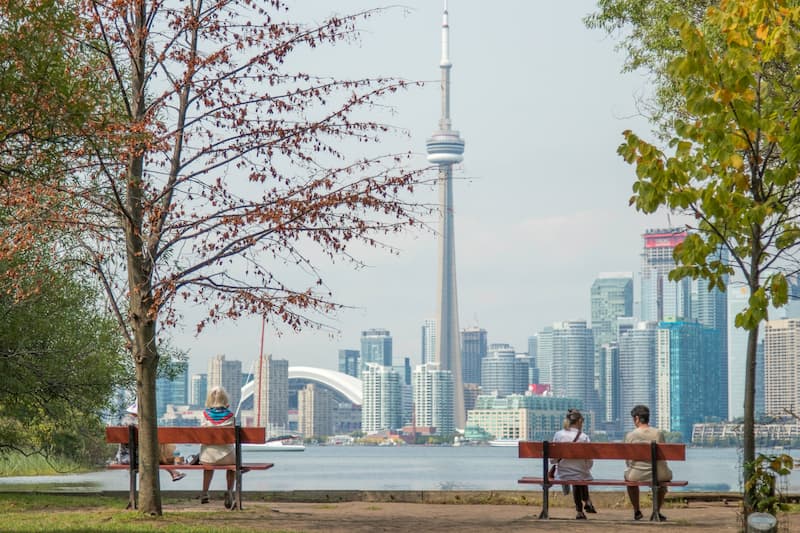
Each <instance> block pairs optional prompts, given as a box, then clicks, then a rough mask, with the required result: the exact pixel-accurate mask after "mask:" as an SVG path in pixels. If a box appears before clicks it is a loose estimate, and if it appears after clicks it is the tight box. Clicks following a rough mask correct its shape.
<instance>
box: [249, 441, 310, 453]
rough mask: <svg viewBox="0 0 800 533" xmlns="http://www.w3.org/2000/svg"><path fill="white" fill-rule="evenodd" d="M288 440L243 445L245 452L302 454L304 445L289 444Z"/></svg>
mask: <svg viewBox="0 0 800 533" xmlns="http://www.w3.org/2000/svg"><path fill="white" fill-rule="evenodd" d="M287 440H288V439H275V440H268V441H267V442H265V443H264V444H242V451H243V452H302V451H305V449H306V447H305V445H303V444H289V443H288V442H287Z"/></svg>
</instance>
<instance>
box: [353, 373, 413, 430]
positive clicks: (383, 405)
mask: <svg viewBox="0 0 800 533" xmlns="http://www.w3.org/2000/svg"><path fill="white" fill-rule="evenodd" d="M400 381H401V379H400V374H398V373H397V372H396V371H395V370H394V369H392V368H391V367H387V366H381V365H378V364H375V363H367V365H366V367H365V368H364V371H363V372H362V373H361V382H362V385H363V392H362V401H363V403H362V406H361V430H362V431H363V432H364V433H368V434H369V433H377V432H379V431H385V430H395V429H398V428H400V427H402V426H403V416H402V411H403V409H402V396H401V390H400V389H401V384H400Z"/></svg>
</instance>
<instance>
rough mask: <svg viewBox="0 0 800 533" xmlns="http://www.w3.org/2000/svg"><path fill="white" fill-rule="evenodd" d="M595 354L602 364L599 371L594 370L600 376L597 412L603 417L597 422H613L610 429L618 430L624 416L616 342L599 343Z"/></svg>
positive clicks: (617, 345)
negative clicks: (599, 406) (599, 405)
mask: <svg viewBox="0 0 800 533" xmlns="http://www.w3.org/2000/svg"><path fill="white" fill-rule="evenodd" d="M597 355H598V357H597V358H596V359H595V361H596V362H597V361H599V362H600V364H601V365H603V368H602V370H601V371H600V372H599V373H598V372H596V374H599V376H600V386H599V388H598V397H599V399H600V404H601V408H600V409H599V412H600V413H602V414H603V419H602V420H598V423H599V422H605V424H606V425H607V424H615V426H612V429H614V430H619V429H620V428H621V426H620V424H621V421H622V420H624V419H625V418H626V417H625V415H626V412H625V409H623V407H622V404H621V403H620V392H621V391H620V385H619V384H620V370H619V344H618V343H616V342H607V343H605V344H601V345H600V346H599V347H598V348H597ZM598 425H599V424H598ZM606 427H607V426H606Z"/></svg>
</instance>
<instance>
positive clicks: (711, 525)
mask: <svg viewBox="0 0 800 533" xmlns="http://www.w3.org/2000/svg"><path fill="white" fill-rule="evenodd" d="M164 496H165V497H164V516H163V517H159V518H156V519H153V518H147V517H142V516H141V515H140V514H139V513H136V512H131V511H125V510H124V506H125V502H126V498H125V495H124V494H122V493H115V494H104V495H100V496H66V495H52V494H47V495H41V494H39V495H37V494H31V493H29V494H20V493H16V494H15V493H0V524H4V525H2V526H0V529H2V531H14V532H20V533H23V532H34V531H160V532H170V531H181V532H186V531H191V532H231V533H233V532H248V531H262V532H264V531H266V532H281V533H288V532H292V533H300V532H329V533H345V532H347V533H367V532H369V533H373V532H408V531H411V532H428V531H431V532H436V531H458V532H460V533H461V532H501V531H502V532H504V533H514V532H523V531H593V532H615V533H616V532H626V531H631V532H632V531H637V532H641V531H663V532H666V531H669V532H673V531H674V532H685V531H714V532H720V533H722V532H737V531H742V530H743V528H742V526H741V524H742V516H741V510H740V505H739V502H738V501H737V500H735V499H734V500H727V499H725V498H724V497H722V498H720V497H717V496H714V497H709V498H702V497H697V496H695V497H693V498H691V499H678V498H675V499H671V500H670V501H669V503H668V505H667V506H666V507H665V509H663V513H664V514H665V515H666V516H667V519H668V520H667V522H664V523H655V522H649V521H647V520H644V521H640V522H636V521H634V520H633V511H632V510H631V508H630V505H629V504H628V503H627V501H626V499H625V495H624V493H621V492H597V493H594V494H593V495H592V499H593V500H594V503H595V505H596V507H597V508H598V513H597V514H594V515H589V519H588V520H585V521H583V520H575V515H574V511H573V510H572V508H571V506H570V503H571V502H570V500H571V499H570V498H569V497H566V498H565V497H563V496H562V495H561V494H553V498H552V502H551V508H550V520H539V519H538V518H537V516H538V514H539V511H540V509H541V506H540V504H539V502H538V500H536V499H535V498H531V496H534V495H533V494H531V493H528V494H527V496H526V498H529V499H527V500H526V501H524V502H523V501H521V500H519V499H518V498H517V497H513V496H509V495H501V494H498V493H490V492H484V493H481V494H477V493H470V495H469V496H468V497H467V496H464V495H459V494H457V493H444V492H443V493H440V494H439V495H438V496H431V495H430V494H428V495H427V496H426V497H418V498H414V497H409V495H408V494H403V493H397V494H393V493H380V494H378V493H363V494H361V495H360V496H359V498H358V499H357V501H353V500H354V499H353V498H351V497H348V496H342V495H341V494H339V495H337V494H333V495H330V494H328V495H327V497H326V495H325V494H318V495H316V497H314V498H308V497H307V496H306V495H302V496H297V495H296V496H291V495H286V497H283V496H281V495H279V494H278V493H245V502H244V510H243V511H227V510H225V509H224V507H223V504H222V493H221V492H220V493H215V492H213V491H212V501H211V503H210V504H208V505H201V504H200V503H199V500H198V498H197V494H193V493H188V492H187V493H171V492H170V493H165V495H164ZM418 496H419V495H418ZM37 502H38V503H37ZM416 502H424V503H416ZM438 502H444V503H438ZM643 503H648V504H649V499H645V501H644V502H643ZM642 510H643V512H645V516H646V517H647V516H648V515H649V513H648V509H647V508H646V507H643V508H642ZM779 525H780V527H779V531H781V532H786V533H789V532H800V513H798V512H794V513H786V514H783V515H781V517H780V524H779Z"/></svg>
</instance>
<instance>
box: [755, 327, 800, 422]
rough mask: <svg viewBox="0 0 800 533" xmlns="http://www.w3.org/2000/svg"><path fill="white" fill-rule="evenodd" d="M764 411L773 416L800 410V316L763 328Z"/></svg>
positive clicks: (785, 414)
mask: <svg viewBox="0 0 800 533" xmlns="http://www.w3.org/2000/svg"><path fill="white" fill-rule="evenodd" d="M764 410H765V413H766V415H767V416H774V417H786V416H788V414H789V413H797V412H800V318H787V319H784V320H770V321H769V322H767V324H766V326H765V328H764Z"/></svg>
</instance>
